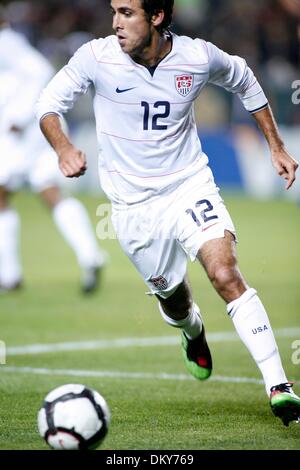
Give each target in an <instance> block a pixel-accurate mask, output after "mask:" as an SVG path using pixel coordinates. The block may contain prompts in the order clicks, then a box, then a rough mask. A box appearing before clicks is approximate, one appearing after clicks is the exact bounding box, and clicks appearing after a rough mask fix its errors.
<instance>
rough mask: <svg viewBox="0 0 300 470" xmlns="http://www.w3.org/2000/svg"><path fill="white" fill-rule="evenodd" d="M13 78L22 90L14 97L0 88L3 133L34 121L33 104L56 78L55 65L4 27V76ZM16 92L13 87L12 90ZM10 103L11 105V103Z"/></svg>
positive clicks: (0, 33)
mask: <svg viewBox="0 0 300 470" xmlns="http://www.w3.org/2000/svg"><path fill="white" fill-rule="evenodd" d="M4 74H5V76H8V74H10V75H11V77H12V81H15V80H17V81H18V82H19V83H18V87H16V88H15V91H14V93H13V95H12V94H10V95H8V93H9V90H7V89H6V88H5V89H4V88H3V86H2V87H1V88H0V104H1V103H2V104H5V107H4V108H3V109H1V116H0V131H2V132H5V131H8V130H9V129H10V127H11V126H13V125H14V126H18V127H20V128H22V129H23V128H24V127H26V126H27V125H28V124H30V123H31V122H33V120H34V109H33V104H34V103H35V102H36V100H37V99H38V97H39V94H40V92H41V90H42V89H43V87H44V86H45V85H46V83H47V82H48V81H49V80H50V78H51V77H52V76H53V75H54V70H53V68H52V66H51V65H50V64H49V63H48V62H47V60H46V59H45V58H44V57H43V56H42V55H41V54H40V53H39V52H38V51H36V50H35V49H34V48H33V47H31V45H30V44H29V43H28V41H27V40H26V39H25V38H24V37H23V36H22V35H21V34H19V33H17V32H15V31H13V30H12V29H11V28H9V27H3V28H0V75H1V77H2V76H3V75H4ZM9 89H10V90H12V84H11V86H10V87H9ZM8 103H9V104H8Z"/></svg>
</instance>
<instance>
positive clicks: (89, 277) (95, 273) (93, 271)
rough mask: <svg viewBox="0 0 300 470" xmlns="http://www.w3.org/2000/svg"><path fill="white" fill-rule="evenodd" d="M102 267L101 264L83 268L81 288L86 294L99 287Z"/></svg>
mask: <svg viewBox="0 0 300 470" xmlns="http://www.w3.org/2000/svg"><path fill="white" fill-rule="evenodd" d="M101 269H102V268H101V267H99V266H90V267H88V268H83V269H82V273H81V289H82V292H83V293H84V294H90V293H92V292H94V291H95V290H96V289H97V288H98V287H99V283H100V272H101Z"/></svg>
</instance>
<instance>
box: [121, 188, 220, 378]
mask: <svg viewBox="0 0 300 470" xmlns="http://www.w3.org/2000/svg"><path fill="white" fill-rule="evenodd" d="M168 207H170V200H169V198H168V197H163V196H162V197H161V198H160V200H159V201H156V202H154V203H153V204H146V205H145V206H141V207H137V208H134V207H131V208H128V209H127V210H124V209H123V210H122V209H121V210H117V209H116V208H115V207H113V208H112V222H113V224H114V227H115V230H116V233H117V236H118V240H119V242H120V244H121V246H122V248H123V250H124V252H125V253H126V255H127V256H128V257H129V259H130V260H131V262H132V263H133V264H134V265H135V267H136V268H137V270H138V271H139V272H140V274H141V276H142V277H143V279H144V281H145V283H146V284H147V286H148V288H149V289H150V292H148V294H150V295H156V297H157V298H158V299H159V310H160V312H161V315H162V317H163V319H164V321H165V322H166V323H167V324H168V325H170V326H172V327H175V328H178V329H180V330H181V333H182V343H183V355H184V359H185V362H186V365H187V367H188V369H189V370H190V371H191V373H192V374H193V375H194V376H195V377H197V378H198V379H202V380H203V379H206V378H208V377H209V375H210V373H211V369H212V364H211V356H210V352H209V349H208V346H207V344H206V339H205V332H204V327H203V321H202V318H201V315H200V311H199V308H198V306H197V305H196V304H195V303H194V302H193V298H192V293H191V290H190V287H189V284H188V281H187V278H186V268H187V254H186V252H185V251H184V250H183V249H182V247H181V246H180V244H179V243H178V241H177V239H176V234H175V230H174V228H173V227H172V224H174V221H175V223H176V219H175V218H174V217H173V213H172V211H169V210H166V208H168ZM149 215H150V216H149Z"/></svg>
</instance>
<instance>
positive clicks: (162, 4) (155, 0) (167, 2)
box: [141, 0, 174, 32]
mask: <svg viewBox="0 0 300 470" xmlns="http://www.w3.org/2000/svg"><path fill="white" fill-rule="evenodd" d="M141 3H142V7H143V9H144V10H145V13H146V15H147V17H148V18H149V19H150V18H151V17H152V16H153V15H155V13H157V11H159V10H163V11H164V13H165V17H164V19H163V21H162V23H161V24H160V25H159V27H158V28H157V29H158V31H160V32H163V31H165V30H167V29H168V28H169V26H170V24H171V22H172V16H173V7H174V0H141Z"/></svg>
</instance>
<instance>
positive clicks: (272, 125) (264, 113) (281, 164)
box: [252, 106, 299, 189]
mask: <svg viewBox="0 0 300 470" xmlns="http://www.w3.org/2000/svg"><path fill="white" fill-rule="evenodd" d="M252 115H253V117H254V119H255V120H256V122H257V124H258V126H259V127H260V129H261V130H262V132H263V134H264V136H265V138H266V140H267V142H268V144H269V148H270V152H271V160H272V163H273V166H274V168H275V169H276V170H277V173H278V174H279V175H280V176H281V177H282V178H284V179H285V180H286V181H287V185H286V189H289V188H290V187H291V186H292V184H293V183H294V181H295V179H296V170H297V168H298V166H299V164H298V162H297V161H296V160H294V158H292V157H291V155H289V153H288V152H287V151H286V149H285V146H284V142H283V141H282V139H281V137H280V134H279V131H278V127H277V124H276V122H275V119H274V116H273V113H272V110H271V108H270V106H268V107H266V108H264V109H262V110H260V111H257V112H256V113H252Z"/></svg>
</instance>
